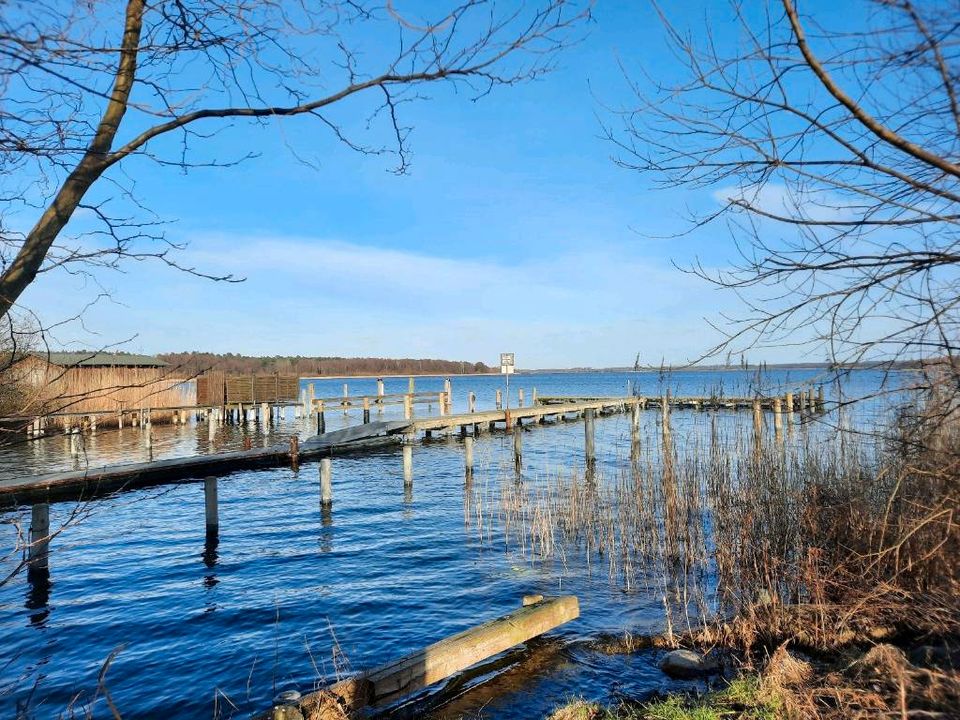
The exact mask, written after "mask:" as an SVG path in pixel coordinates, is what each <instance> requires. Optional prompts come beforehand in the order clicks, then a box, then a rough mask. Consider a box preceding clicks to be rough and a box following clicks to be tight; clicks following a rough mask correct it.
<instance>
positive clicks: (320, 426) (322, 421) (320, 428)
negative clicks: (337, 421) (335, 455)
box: [317, 400, 327, 435]
mask: <svg viewBox="0 0 960 720" xmlns="http://www.w3.org/2000/svg"><path fill="white" fill-rule="evenodd" d="M326 431H327V418H326V416H325V415H324V414H323V400H320V401H318V402H317V435H323V434H324V433H325V432H326Z"/></svg>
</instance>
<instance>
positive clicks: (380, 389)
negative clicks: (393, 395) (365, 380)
mask: <svg viewBox="0 0 960 720" xmlns="http://www.w3.org/2000/svg"><path fill="white" fill-rule="evenodd" d="M382 397H383V378H377V398H382ZM382 402H383V401H382V400H379V399H378V400H377V403H378V404H382Z"/></svg>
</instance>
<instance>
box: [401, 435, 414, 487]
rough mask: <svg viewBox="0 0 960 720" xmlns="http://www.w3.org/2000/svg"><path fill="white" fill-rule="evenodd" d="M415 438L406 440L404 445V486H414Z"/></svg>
mask: <svg viewBox="0 0 960 720" xmlns="http://www.w3.org/2000/svg"><path fill="white" fill-rule="evenodd" d="M412 443H413V438H408V439H405V440H404V443H403V448H402V452H403V484H404V486H410V485H413V444H412Z"/></svg>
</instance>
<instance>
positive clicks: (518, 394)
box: [517, 388, 523, 407]
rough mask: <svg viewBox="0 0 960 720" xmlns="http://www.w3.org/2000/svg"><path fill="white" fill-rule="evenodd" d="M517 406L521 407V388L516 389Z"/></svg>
mask: <svg viewBox="0 0 960 720" xmlns="http://www.w3.org/2000/svg"><path fill="white" fill-rule="evenodd" d="M517 407H523V388H520V389H519V390H517Z"/></svg>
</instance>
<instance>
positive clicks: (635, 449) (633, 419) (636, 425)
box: [630, 403, 640, 458]
mask: <svg viewBox="0 0 960 720" xmlns="http://www.w3.org/2000/svg"><path fill="white" fill-rule="evenodd" d="M630 455H631V456H632V457H633V458H637V457H639V456H640V403H634V404H633V407H632V408H631V410H630Z"/></svg>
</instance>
